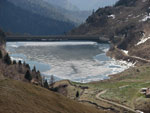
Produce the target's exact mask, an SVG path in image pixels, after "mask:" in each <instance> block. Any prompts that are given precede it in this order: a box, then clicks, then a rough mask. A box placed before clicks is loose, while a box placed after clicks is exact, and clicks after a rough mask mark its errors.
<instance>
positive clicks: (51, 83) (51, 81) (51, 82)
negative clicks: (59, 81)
mask: <svg viewBox="0 0 150 113" xmlns="http://www.w3.org/2000/svg"><path fill="white" fill-rule="evenodd" d="M54 81H55V79H54V76H53V75H51V79H50V85H51V86H53V84H54Z"/></svg>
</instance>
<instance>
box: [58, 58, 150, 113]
mask: <svg viewBox="0 0 150 113" xmlns="http://www.w3.org/2000/svg"><path fill="white" fill-rule="evenodd" d="M142 61H143V60H142ZM140 64H141V62H140V63H138V65H137V66H136V67H131V68H129V69H128V70H125V71H124V72H121V73H118V74H116V75H111V76H110V77H111V79H109V80H104V81H99V82H91V83H86V84H82V83H75V82H68V81H60V82H58V83H57V85H56V86H55V87H57V86H59V85H62V84H69V85H68V87H67V88H66V89H65V90H67V91H66V92H67V93H66V95H67V96H68V97H69V98H72V99H77V100H78V101H79V102H81V103H84V104H90V105H92V106H96V107H97V108H99V109H103V110H107V111H108V110H110V111H113V112H115V113H120V112H121V113H124V112H127V113H136V112H137V111H143V112H144V113H149V112H150V109H149V107H150V104H149V103H150V98H146V96H145V95H144V94H141V92H140V91H141V89H142V88H149V87H150V76H149V73H150V64H149V63H145V64H144V65H143V62H142V65H140ZM77 91H78V92H79V94H80V96H79V97H78V98H76V97H75V95H76V92H77ZM59 93H61V91H60V92H59Z"/></svg>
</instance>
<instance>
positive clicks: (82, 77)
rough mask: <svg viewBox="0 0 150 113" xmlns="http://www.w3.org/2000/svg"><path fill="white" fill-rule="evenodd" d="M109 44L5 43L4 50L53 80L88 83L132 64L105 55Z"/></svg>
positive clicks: (13, 57) (104, 77)
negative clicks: (53, 78) (5, 48)
mask: <svg viewBox="0 0 150 113" xmlns="http://www.w3.org/2000/svg"><path fill="white" fill-rule="evenodd" d="M108 49H109V44H99V43H96V42H8V43H7V51H8V52H9V53H10V56H11V58H12V59H14V60H22V61H26V62H27V63H29V64H30V66H31V67H33V66H34V65H35V66H36V68H37V69H38V70H40V71H41V73H42V74H43V76H47V78H49V77H50V76H51V75H54V76H55V77H56V79H57V80H62V79H69V80H72V81H75V82H82V83H85V82H90V81H98V80H103V79H108V75H110V74H115V73H118V72H121V71H123V70H125V69H127V68H128V67H129V66H131V65H132V64H127V63H126V62H123V61H116V60H114V59H111V58H109V57H107V56H106V52H107V51H108Z"/></svg>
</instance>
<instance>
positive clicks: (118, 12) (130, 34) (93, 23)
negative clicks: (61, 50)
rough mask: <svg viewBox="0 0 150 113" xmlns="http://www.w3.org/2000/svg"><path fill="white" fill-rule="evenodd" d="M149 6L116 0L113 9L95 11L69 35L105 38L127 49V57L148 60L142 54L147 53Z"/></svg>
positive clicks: (139, 0)
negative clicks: (138, 57)
mask: <svg viewBox="0 0 150 113" xmlns="http://www.w3.org/2000/svg"><path fill="white" fill-rule="evenodd" d="M149 7H150V2H149V0H119V1H118V2H117V3H116V5H115V6H113V7H105V8H100V9H98V10H97V11H96V12H95V13H93V14H92V15H91V16H90V17H89V18H88V19H87V20H86V23H85V24H82V25H81V26H79V27H78V28H76V29H74V30H72V31H71V32H70V34H72V35H76V34H84V35H89V34H90V35H100V36H101V37H105V38H109V39H110V40H111V42H112V45H115V46H116V47H118V48H120V49H124V50H128V51H129V55H132V56H140V57H142V58H147V59H149V58H150V57H149V56H150V52H145V51H147V50H149V46H146V45H148V42H147V44H146V43H145V42H146V41H148V39H149V38H148V37H150V29H149V28H150V8H149ZM142 40H143V42H142V43H141V44H139V45H138V43H139V42H140V41H142ZM144 40H145V42H144ZM144 43H145V44H144ZM141 53H142V54H141Z"/></svg>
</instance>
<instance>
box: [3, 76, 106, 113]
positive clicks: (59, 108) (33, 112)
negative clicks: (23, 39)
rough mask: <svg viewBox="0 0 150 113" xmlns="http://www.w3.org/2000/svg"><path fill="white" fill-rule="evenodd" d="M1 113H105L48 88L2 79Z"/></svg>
mask: <svg viewBox="0 0 150 113" xmlns="http://www.w3.org/2000/svg"><path fill="white" fill-rule="evenodd" d="M0 92H1V93H0V113H104V112H103V111H99V110H96V109H95V108H93V107H89V106H85V105H82V104H80V103H78V102H75V101H73V100H69V99H67V98H65V97H63V96H61V95H59V94H56V93H54V92H51V91H49V90H47V89H44V88H41V87H38V86H34V85H31V84H28V83H23V82H20V81H15V80H11V79H0Z"/></svg>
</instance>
